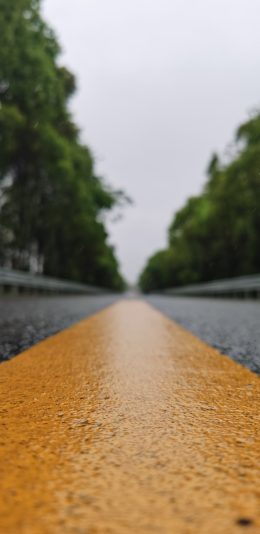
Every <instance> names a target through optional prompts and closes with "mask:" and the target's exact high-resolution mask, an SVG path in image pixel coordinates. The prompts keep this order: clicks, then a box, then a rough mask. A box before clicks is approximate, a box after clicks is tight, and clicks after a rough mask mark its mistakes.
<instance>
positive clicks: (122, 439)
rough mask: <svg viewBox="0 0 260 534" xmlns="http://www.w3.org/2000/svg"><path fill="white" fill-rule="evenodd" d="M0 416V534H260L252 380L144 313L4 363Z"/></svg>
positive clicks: (120, 309)
mask: <svg viewBox="0 0 260 534" xmlns="http://www.w3.org/2000/svg"><path fill="white" fill-rule="evenodd" d="M0 406H1V412H2V414H1V415H2V417H1V419H0V436H1V440H0V454H1V458H2V461H1V462H0V479H1V486H0V532H1V533H4V534H18V533H19V534H72V533H74V534H133V533H136V534H151V533H153V532H154V533H160V534H173V533H176V534H198V533H199V534H209V533H212V534H227V533H228V534H239V533H241V532H243V531H245V530H246V531H247V532H250V533H251V534H257V533H259V531H260V488H259V454H260V443H259V412H260V381H259V378H258V377H257V376H256V375H255V374H254V373H252V372H250V371H249V370H248V369H246V368H244V367H242V366H240V365H238V364H237V363H236V362H234V361H232V360H231V359H230V358H228V357H225V356H223V357H220V356H219V354H218V353H217V352H216V351H215V350H214V349H212V348H210V347H209V346H207V345H206V344H204V343H203V342H202V341H200V340H199V339H198V338H196V337H194V336H193V335H192V334H191V333H189V332H187V331H185V330H184V329H183V328H182V327H180V326H178V325H177V324H176V323H174V322H173V321H170V320H169V319H167V318H166V317H164V316H163V315H162V314H160V313H159V312H158V311H156V310H155V309H153V308H151V307H150V306H149V305H148V304H146V303H144V302H142V301H134V300H133V301H122V302H119V303H116V304H115V305H113V306H112V307H110V308H108V309H106V310H104V311H102V312H100V313H98V314H96V315H94V316H93V317H91V318H89V319H87V320H84V321H82V322H80V323H79V324H77V325H75V326H73V327H71V328H69V329H67V330H65V331H63V332H61V333H59V334H57V335H56V336H53V337H50V338H49V339H47V340H45V341H43V342H42V343H40V344H38V345H36V346H34V347H33V348H31V349H30V350H28V351H27V352H25V353H24V354H22V355H20V356H18V357H17V358H14V359H12V360H10V361H9V362H5V363H3V364H2V365H1V366H0ZM257 432H258V433H257Z"/></svg>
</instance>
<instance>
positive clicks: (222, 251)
mask: <svg viewBox="0 0 260 534" xmlns="http://www.w3.org/2000/svg"><path fill="white" fill-rule="evenodd" d="M237 142H238V149H237V154H236V156H235V157H234V158H233V160H232V161H231V162H230V163H228V164H226V165H224V164H221V162H220V160H219V158H218V156H217V155H216V154H214V155H213V157H212V158H211V160H210V163H209V165H208V169H207V174H208V179H207V183H206V185H205V188H204V190H203V192H202V194H201V195H200V196H198V197H193V198H190V199H188V201H187V202H186V204H185V205H184V207H183V208H182V209H181V210H179V211H178V212H177V213H176V215H175V217H174V219H173V221H172V223H171V225H170V228H169V234H168V235H169V248H168V250H166V251H164V252H163V253H161V252H159V253H157V254H155V255H154V256H153V257H152V258H151V259H150V260H148V263H147V265H146V267H145V268H144V270H143V272H142V274H141V276H140V281H139V282H140V287H141V288H142V290H143V291H153V290H157V289H163V288H166V287H174V286H180V285H185V284H192V283H197V282H204V281H208V280H213V279H218V278H226V277H233V276H239V275H246V274H252V273H257V272H260V209H259V201H260V115H258V114H256V115H255V116H254V117H253V118H252V119H251V120H250V121H248V122H247V123H246V124H243V125H242V126H241V127H240V128H239V129H238V131H237ZM241 143H242V144H243V146H242V148H241V146H240V145H241ZM165 273H167V274H165Z"/></svg>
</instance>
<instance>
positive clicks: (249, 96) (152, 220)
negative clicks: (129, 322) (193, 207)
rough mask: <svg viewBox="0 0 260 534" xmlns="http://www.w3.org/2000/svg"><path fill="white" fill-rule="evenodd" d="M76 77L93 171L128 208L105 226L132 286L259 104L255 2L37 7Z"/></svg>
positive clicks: (171, 0)
mask: <svg viewBox="0 0 260 534" xmlns="http://www.w3.org/2000/svg"><path fill="white" fill-rule="evenodd" d="M44 15H45V17H46V18H47V19H48V21H49V22H50V23H51V25H52V26H53V28H54V29H55V30H56V33H57V35H58V37H59V39H60V42H61V44H62V47H63V51H64V53H63V58H62V60H63V62H64V64H66V66H68V67H69V68H70V69H71V70H72V71H73V72H74V73H75V74H76V76H77V79H78V92H77V94H76V96H75V98H74V100H73V102H72V108H73V112H74V115H75V118H76V121H77V123H78V124H79V125H80V126H81V129H82V139H83V140H84V142H86V143H87V144H88V145H90V147H91V148H92V149H93V151H94V154H95V156H96V159H97V169H98V172H99V173H100V174H102V175H103V176H104V177H105V178H106V179H107V180H108V181H109V182H110V183H111V184H113V185H114V186H115V187H119V188H124V189H125V190H126V192H127V193H128V194H129V195H130V196H132V198H133V199H134V202H135V205H134V206H133V207H131V208H128V209H127V210H126V212H125V214H124V218H123V220H122V221H121V222H119V223H116V224H115V223H114V224H112V223H110V225H109V227H110V231H111V241H112V242H113V244H115V246H116V249H117V254H118V256H119V259H120V263H121V266H122V270H123V273H124V275H125V276H126V277H127V279H128V280H129V281H131V282H133V281H134V280H135V279H136V277H137V275H138V273H139V272H140V270H141V268H142V267H143V265H144V262H145V260H146V258H147V257H148V256H149V255H151V254H152V253H153V252H154V251H155V250H157V249H159V248H163V247H164V246H165V245H166V238H167V227H168V226H169V224H170V221H171V219H172V216H173V213H174V212H175V211H176V210H177V209H179V208H180V207H181V206H182V205H183V203H184V201H185V200H186V199H187V197H188V196H190V195H194V194H197V193H198V192H199V191H200V189H201V187H202V185H203V183H204V181H205V168H206V165H207V163H208V160H209V157H210V155H211V153H212V152H213V151H214V150H218V151H223V149H224V147H225V146H226V145H227V144H228V143H229V142H230V141H231V140H232V137H233V132H234V130H235V128H236V127H237V126H238V125H239V123H241V122H242V121H243V120H245V119H246V118H247V117H248V114H249V112H250V110H252V109H253V108H254V107H257V106H258V105H259V104H260V33H259V21H260V2H259V0H196V1H195V0H73V1H71V0H45V1H44Z"/></svg>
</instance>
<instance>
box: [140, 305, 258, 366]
mask: <svg viewBox="0 0 260 534" xmlns="http://www.w3.org/2000/svg"><path fill="white" fill-rule="evenodd" d="M147 300H148V302H149V303H150V304H152V305H153V306H155V307H156V308H157V309H159V310H160V311H162V312H163V313H165V314H166V315H168V317H170V318H171V319H173V320H174V321H176V322H178V323H180V324H181V325H182V326H184V327H185V328H187V329H188V330H191V331H192V332H193V333H194V334H196V335H197V336H198V337H200V338H201V339H203V340H204V341H206V343H208V344H209V345H212V346H213V347H215V348H217V349H218V350H219V351H220V352H222V353H223V354H228V355H229V356H231V358H233V359H234V360H236V361H237V362H239V363H241V364H243V365H245V366H247V367H249V369H251V370H252V371H255V372H256V373H258V374H260V301H259V300H258V301H257V300H256V301H254V300H234V299H233V300H232V299H213V298H196V297H191V298H189V297H169V296H167V297H166V296H151V297H148V299H147Z"/></svg>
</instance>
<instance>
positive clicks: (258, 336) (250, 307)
mask: <svg viewBox="0 0 260 534" xmlns="http://www.w3.org/2000/svg"><path fill="white" fill-rule="evenodd" d="M138 298H139V296H138ZM117 299H118V296H115V295H106V296H87V297H86V296H80V297H78V296H76V297H63V296H58V297H57V296H51V297H37V296H23V297H11V296H10V297H3V296H2V297H0V361H1V360H2V361H3V360H6V359H9V358H11V357H12V356H15V355H17V354H19V353H20V352H21V351H23V350H25V349H26V348H28V347H30V346H32V345H34V344H35V343H37V342H38V341H40V340H42V339H44V338H46V337H48V336H50V335H52V334H55V333H56V332H59V331H60V330H63V329H64V328H67V327H68V326H70V325H72V324H74V323H76V322H78V321H80V320H81V319H83V318H84V317H87V316H89V315H92V314H94V313H96V312H98V311H100V310H101V309H103V308H105V307H107V306H109V305H110V304H113V303H114V302H115V301H116V300H117ZM146 300H147V301H148V302H149V303H150V304H152V305H153V306H155V307H156V308H157V309H158V310H160V311H162V312H163V313H164V314H166V315H167V316H168V317H170V318H172V319H174V320H175V321H177V322H178V323H179V324H181V325H183V326H184V327H185V328H187V329H188V330H191V331H192V332H193V333H195V334H196V335H197V336H198V337H200V338H201V339H203V340H204V341H206V342H207V343H209V344H210V345H212V346H213V347H216V348H217V349H218V350H219V351H220V352H222V353H224V354H228V355H229V356H231V357H232V358H233V359H234V360H236V361H238V362H240V363H242V364H243V365H245V366H247V367H249V368H250V369H251V370H253V371H255V372H257V373H259V374H260V301H249V300H248V301H242V300H224V299H223V300H218V299H208V298H204V299H202V298H201V299H199V298H188V297H181V298H180V297H178V298H177V297H164V296H150V297H148V298H146Z"/></svg>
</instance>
